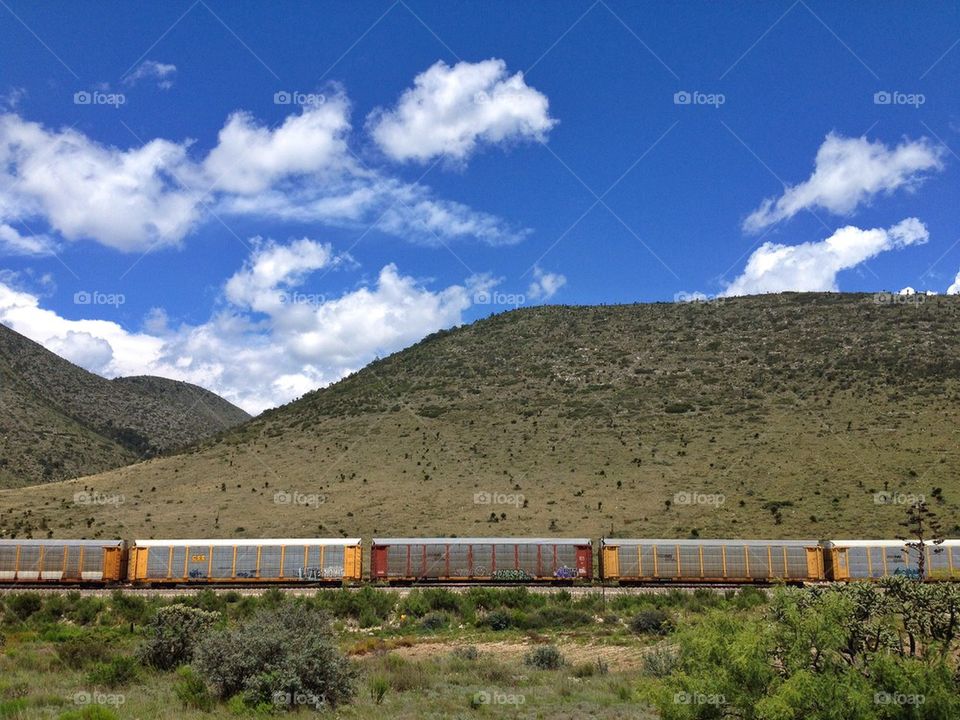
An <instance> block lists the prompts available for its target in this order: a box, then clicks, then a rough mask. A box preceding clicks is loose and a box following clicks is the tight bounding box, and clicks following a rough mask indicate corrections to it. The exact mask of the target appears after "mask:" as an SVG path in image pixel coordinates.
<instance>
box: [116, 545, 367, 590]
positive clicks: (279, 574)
mask: <svg viewBox="0 0 960 720" xmlns="http://www.w3.org/2000/svg"><path fill="white" fill-rule="evenodd" d="M361 556H362V552H361V545H360V538H333V539H325V538H282V539H270V540H233V539H221V540H199V539H198V540H134V542H133V545H132V546H131V548H130V561H129V567H128V570H127V577H128V578H129V580H130V582H133V583H142V584H165V583H178V584H179V583H197V584H200V583H240V584H242V583H250V584H252V583H296V582H302V583H323V582H338V583H339V582H343V581H344V580H360V579H361V576H362V567H361V564H362V560H361Z"/></svg>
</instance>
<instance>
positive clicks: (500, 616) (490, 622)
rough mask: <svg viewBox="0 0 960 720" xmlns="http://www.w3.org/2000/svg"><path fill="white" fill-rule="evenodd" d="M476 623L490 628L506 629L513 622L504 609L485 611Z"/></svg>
mask: <svg viewBox="0 0 960 720" xmlns="http://www.w3.org/2000/svg"><path fill="white" fill-rule="evenodd" d="M477 624H478V625H481V626H484V627H488V628H490V629H491V630H506V629H507V628H509V627H510V626H511V625H512V624H513V618H512V617H511V616H510V613H508V612H506V611H504V610H494V611H492V612H489V613H487V614H486V615H485V616H484V617H483V618H482V619H481V620H480V621H479V622H478V623H477Z"/></svg>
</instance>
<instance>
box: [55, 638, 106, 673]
mask: <svg viewBox="0 0 960 720" xmlns="http://www.w3.org/2000/svg"><path fill="white" fill-rule="evenodd" d="M57 657H58V658H60V662H61V663H63V664H64V665H65V666H66V667H68V668H71V669H73V670H82V669H83V668H85V667H86V666H87V665H89V664H90V663H94V662H103V661H104V660H106V659H107V658H108V657H110V649H109V648H108V647H107V644H106V643H105V642H104V641H103V639H101V638H99V637H93V636H90V635H80V636H77V637H72V638H69V639H67V640H64V641H63V642H62V643H60V644H59V645H58V646H57Z"/></svg>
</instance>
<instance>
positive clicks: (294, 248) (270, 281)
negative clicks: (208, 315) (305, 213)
mask: <svg viewBox="0 0 960 720" xmlns="http://www.w3.org/2000/svg"><path fill="white" fill-rule="evenodd" d="M252 242H253V245H254V250H253V253H252V255H251V257H250V258H249V259H248V260H247V262H246V263H245V264H244V266H243V268H242V269H241V270H240V271H238V272H237V273H235V274H234V275H233V277H231V278H230V279H229V280H228V281H227V284H226V287H225V293H226V296H227V299H228V300H229V301H230V302H231V303H232V304H234V305H236V306H237V307H240V308H249V309H251V310H256V311H257V312H269V311H273V310H276V309H277V307H278V306H279V305H282V304H283V303H284V302H285V300H286V295H285V291H286V290H287V289H289V288H292V287H298V286H300V285H301V283H302V282H303V280H304V279H305V278H306V277H307V276H308V275H309V274H310V273H312V272H313V271H315V270H319V269H321V268H325V267H327V266H329V265H331V264H332V263H335V262H336V261H337V259H336V258H335V257H334V253H333V248H332V247H331V246H330V245H329V244H323V243H319V242H316V241H315V240H310V239H309V238H302V239H300V240H295V241H294V242H292V243H290V244H289V245H278V244H277V243H275V242H273V241H271V240H268V241H266V242H264V241H263V240H261V239H260V238H254V239H253V241H252Z"/></svg>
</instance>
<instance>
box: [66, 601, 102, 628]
mask: <svg viewBox="0 0 960 720" xmlns="http://www.w3.org/2000/svg"><path fill="white" fill-rule="evenodd" d="M103 608H104V602H103V600H101V599H100V598H98V597H92V596H80V595H79V593H78V594H77V596H76V600H75V601H74V602H71V603H70V607H69V608H68V609H67V612H66V616H67V618H68V619H70V620H72V621H73V622H75V623H77V624H78V625H92V624H93V623H94V622H96V620H97V618H98V617H99V616H100V612H101V611H102V610H103Z"/></svg>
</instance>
